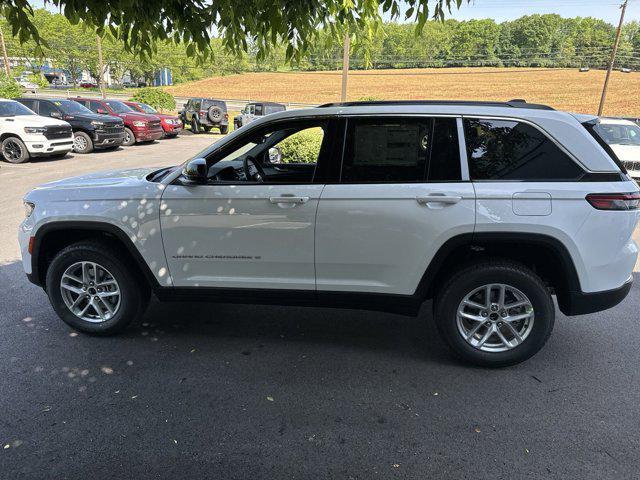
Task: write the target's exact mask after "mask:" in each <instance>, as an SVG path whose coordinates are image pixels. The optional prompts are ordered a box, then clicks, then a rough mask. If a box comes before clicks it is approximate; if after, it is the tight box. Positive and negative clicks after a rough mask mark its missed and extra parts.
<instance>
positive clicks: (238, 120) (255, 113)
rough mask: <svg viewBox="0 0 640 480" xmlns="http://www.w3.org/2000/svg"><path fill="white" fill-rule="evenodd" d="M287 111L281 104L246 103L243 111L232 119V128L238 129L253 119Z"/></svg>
mask: <svg viewBox="0 0 640 480" xmlns="http://www.w3.org/2000/svg"><path fill="white" fill-rule="evenodd" d="M286 109H287V107H286V106H284V105H283V104H282V103H274V102H253V103H247V105H246V106H245V107H244V109H243V110H242V111H241V112H240V115H237V116H236V117H235V118H234V119H233V128H234V129H236V130H237V129H238V128H240V127H243V126H245V125H246V124H247V123H251V122H253V121H254V120H255V119H257V118H260V117H264V116H265V115H269V114H270V113H276V112H283V111H285V110H286Z"/></svg>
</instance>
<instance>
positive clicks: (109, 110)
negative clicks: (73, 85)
mask: <svg viewBox="0 0 640 480" xmlns="http://www.w3.org/2000/svg"><path fill="white" fill-rule="evenodd" d="M69 100H74V101H76V102H78V103H80V104H81V105H84V106H85V107H87V108H88V109H89V110H91V111H92V112H95V113H101V114H104V115H113V116H116V117H120V118H121V119H122V121H123V122H124V142H123V143H122V145H126V146H129V145H133V144H134V143H137V142H152V141H154V140H159V139H161V138H162V137H163V136H164V130H163V129H162V125H161V122H160V118H159V117H158V116H157V115H149V114H148V113H140V112H136V111H135V110H133V109H132V108H131V107H130V106H128V105H125V103H124V102H121V101H120V100H110V99H105V100H102V99H99V98H82V97H75V98H69Z"/></svg>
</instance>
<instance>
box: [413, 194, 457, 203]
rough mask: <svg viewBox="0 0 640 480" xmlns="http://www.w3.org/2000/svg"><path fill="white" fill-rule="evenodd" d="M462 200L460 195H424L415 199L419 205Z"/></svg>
mask: <svg viewBox="0 0 640 480" xmlns="http://www.w3.org/2000/svg"><path fill="white" fill-rule="evenodd" d="M460 200H462V197H460V196H458V195H427V196H425V197H416V201H417V202H418V203H419V204H420V205H427V204H430V203H444V204H446V205H454V204H456V203H458V202H459V201H460Z"/></svg>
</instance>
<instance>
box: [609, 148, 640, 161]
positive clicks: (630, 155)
mask: <svg viewBox="0 0 640 480" xmlns="http://www.w3.org/2000/svg"><path fill="white" fill-rule="evenodd" d="M609 146H610V147H611V150H613V152H614V153H615V154H616V156H617V157H618V158H619V159H620V160H621V161H623V162H630V161H636V162H638V161H640V145H616V144H613V145H609Z"/></svg>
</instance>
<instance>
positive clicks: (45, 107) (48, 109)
mask: <svg viewBox="0 0 640 480" xmlns="http://www.w3.org/2000/svg"><path fill="white" fill-rule="evenodd" d="M52 112H58V109H57V108H56V107H54V106H53V105H51V104H50V103H49V102H40V110H38V114H40V115H42V116H43V117H50V116H51V113H52Z"/></svg>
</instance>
